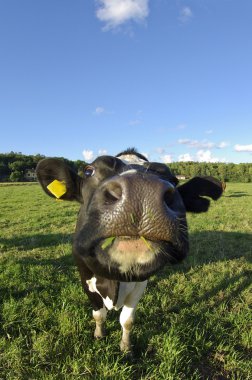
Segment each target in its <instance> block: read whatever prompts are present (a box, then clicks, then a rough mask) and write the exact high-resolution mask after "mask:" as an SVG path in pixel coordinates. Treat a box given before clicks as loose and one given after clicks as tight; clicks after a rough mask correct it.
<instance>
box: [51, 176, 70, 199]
mask: <svg viewBox="0 0 252 380" xmlns="http://www.w3.org/2000/svg"><path fill="white" fill-rule="evenodd" d="M47 189H48V190H49V191H50V192H51V193H52V194H53V195H54V196H55V197H56V198H58V199H59V198H60V197H62V195H64V194H66V192H67V188H66V184H65V182H64V181H58V180H57V179H55V180H54V181H52V182H51V183H49V185H48V186H47Z"/></svg>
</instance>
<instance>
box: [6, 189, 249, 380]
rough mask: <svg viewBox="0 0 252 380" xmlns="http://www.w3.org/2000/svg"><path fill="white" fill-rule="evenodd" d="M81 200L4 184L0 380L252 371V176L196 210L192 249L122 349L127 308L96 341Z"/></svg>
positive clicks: (160, 281) (159, 281) (217, 377)
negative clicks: (80, 247)
mask: <svg viewBox="0 0 252 380" xmlns="http://www.w3.org/2000/svg"><path fill="white" fill-rule="evenodd" d="M77 210H78V205H77V204H75V203H69V202H60V201H58V202H56V201H54V200H52V199H50V198H49V197H47V196H46V195H45V194H44V193H43V192H42V190H41V189H40V187H39V186H38V185H37V184H32V185H29V186H26V185H23V186H15V185H12V186H5V185H1V186H0V231H1V232H0V379H7V380H13V379H15V380H18V379H34V380H38V379H46V380H47V379H48V380H52V379H55V380H60V379H67V380H68V379H70V380H71V379H95V380H99V379H100V380H104V379H111V380H112V379H115V380H126V379H127V380H136V379H148V380H153V379H157V380H160V379H167V380H173V379H174V380H180V379H185V380H190V379H195V380H196V379H209V380H222V379H233V380H239V379H240V380H249V379H252V331H251V328H252V308H251V306H252V286H251V279H252V239H251V230H252V219H251V218H252V184H229V183H228V184H227V189H226V192H225V193H224V196H223V197H222V198H221V199H220V200H219V201H218V202H212V207H211V208H210V211H209V212H208V213H207V214H201V215H188V222H189V228H190V243H191V251H190V255H189V257H188V258H187V259H186V260H185V261H184V263H183V264H181V265H177V266H175V267H172V268H165V269H163V271H162V272H160V273H159V274H157V275H155V276H153V277H151V279H150V281H149V284H148V287H147V291H146V293H145V295H144V297H143V298H142V300H141V301H140V303H139V307H138V311H137V313H136V323H135V327H134V330H133V339H132V340H133V344H134V352H135V356H134V359H133V360H127V359H126V358H125V357H124V356H123V355H122V354H121V353H120V351H119V341H120V336H121V331H120V325H119V321H118V319H119V313H118V312H114V311H113V312H110V313H109V314H108V319H107V332H108V336H107V337H106V338H105V339H104V340H102V341H94V340H93V337H92V334H93V329H94V322H93V320H92V317H91V315H92V310H91V307H90V304H89V302H88V300H87V297H86V295H85V294H84V293H83V292H82V290H81V286H80V280H79V275H78V273H77V270H76V268H75V265H74V262H73V259H72V256H71V239H72V233H73V231H74V228H75V221H76V214H77Z"/></svg>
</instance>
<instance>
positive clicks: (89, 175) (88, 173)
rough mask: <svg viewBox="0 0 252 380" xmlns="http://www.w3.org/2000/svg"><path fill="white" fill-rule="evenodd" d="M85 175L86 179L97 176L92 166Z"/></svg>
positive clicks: (86, 169) (87, 167)
mask: <svg viewBox="0 0 252 380" xmlns="http://www.w3.org/2000/svg"><path fill="white" fill-rule="evenodd" d="M84 174H85V176H86V177H92V176H93V175H94V174H95V168H94V167H93V166H91V165H88V166H86V167H85V169H84Z"/></svg>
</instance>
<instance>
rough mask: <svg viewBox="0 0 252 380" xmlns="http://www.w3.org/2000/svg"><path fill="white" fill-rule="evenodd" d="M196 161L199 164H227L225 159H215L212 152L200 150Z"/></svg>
mask: <svg viewBox="0 0 252 380" xmlns="http://www.w3.org/2000/svg"><path fill="white" fill-rule="evenodd" d="M196 160H197V161H199V162H227V160H226V159H225V158H218V157H213V156H212V152H211V151H210V150H203V149H201V150H199V151H198V152H197V153H196Z"/></svg>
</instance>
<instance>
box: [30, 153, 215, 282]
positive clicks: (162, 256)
mask: <svg viewBox="0 0 252 380" xmlns="http://www.w3.org/2000/svg"><path fill="white" fill-rule="evenodd" d="M37 176H38V180H39V182H40V184H41V185H42V187H43V189H44V190H45V192H46V193H47V194H48V195H50V196H52V197H55V196H56V197H60V198H61V199H63V200H76V201H78V202H80V203H81V208H80V212H79V217H78V222H77V228H76V234H75V238H74V253H75V254H77V255H78V256H79V257H81V259H82V260H83V261H84V262H85V264H86V266H87V267H88V268H89V269H90V271H91V272H92V273H94V274H96V275H100V276H102V277H105V278H109V279H115V280H120V281H139V280H144V279H146V278H148V277H149V276H150V275H151V274H153V273H155V272H156V271H157V270H158V269H160V268H162V267H163V266H164V265H165V264H168V263H176V262H179V261H180V260H182V259H183V258H184V257H185V256H186V255H187V253H188V249H189V245H188V231H187V222H186V211H190V212H197V213H199V212H204V211H207V210H208V207H209V204H210V201H209V200H208V199H206V198H204V197H203V196H207V197H211V198H212V199H215V200H216V199H218V198H219V197H220V196H221V193H222V187H221V183H220V182H219V181H218V180H216V179H214V178H212V177H195V178H193V179H191V180H190V181H188V182H187V183H185V184H183V185H181V186H178V187H177V183H178V180H177V179H176V177H174V175H173V174H172V173H171V171H170V170H169V168H168V167H167V166H166V165H164V164H161V163H156V162H149V161H148V160H147V159H146V158H145V157H144V156H142V155H141V154H139V153H137V152H136V151H135V150H134V149H129V150H127V151H125V152H122V153H120V154H118V155H117V156H116V157H112V156H101V157H98V158H97V159H96V160H95V161H94V162H93V163H92V164H90V165H87V166H86V167H85V168H84V171H83V178H82V177H80V176H78V175H77V174H76V173H75V172H73V171H72V170H71V169H70V168H69V167H68V166H67V165H66V164H65V163H64V162H63V161H61V160H58V159H50V158H49V159H44V160H42V161H40V163H39V164H38V167H37ZM55 180H56V181H55ZM55 189H56V190H55Z"/></svg>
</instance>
